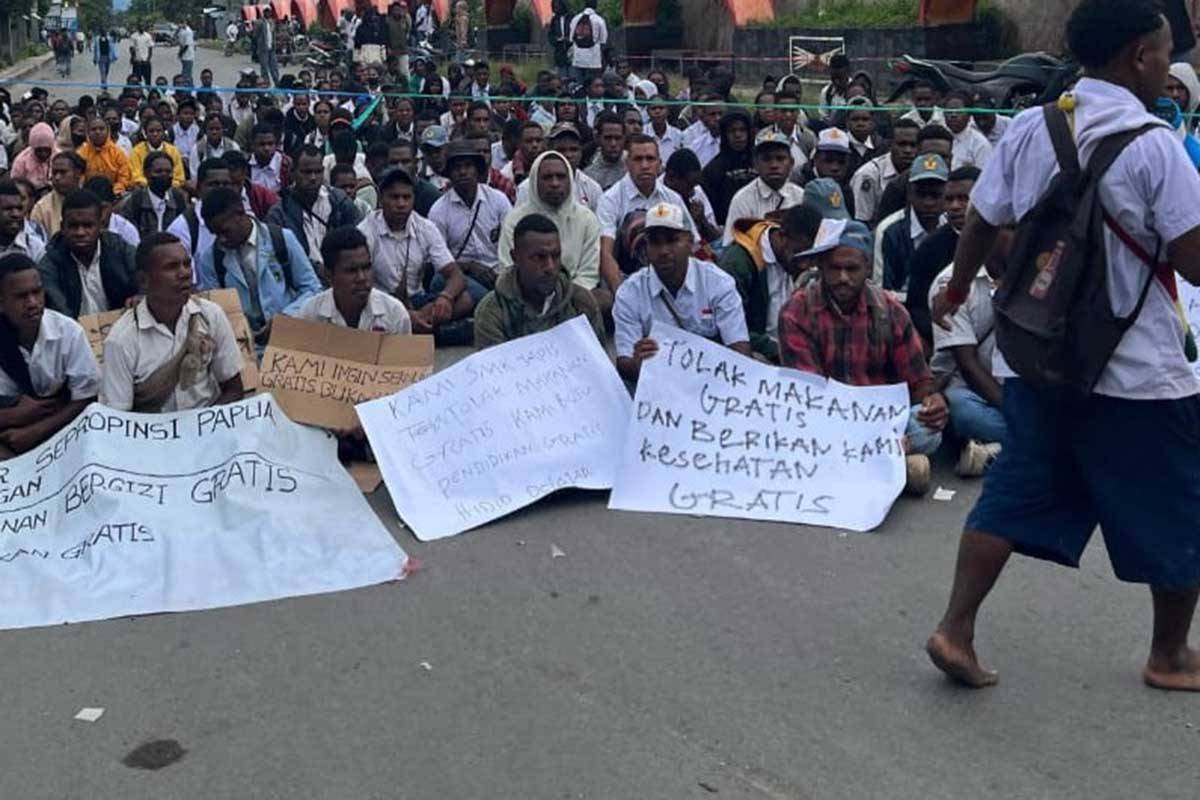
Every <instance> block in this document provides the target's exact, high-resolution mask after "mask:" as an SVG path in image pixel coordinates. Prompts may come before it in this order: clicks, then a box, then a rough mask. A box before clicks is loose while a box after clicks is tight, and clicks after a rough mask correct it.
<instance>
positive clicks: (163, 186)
mask: <svg viewBox="0 0 1200 800" xmlns="http://www.w3.org/2000/svg"><path fill="white" fill-rule="evenodd" d="M146 183H147V184H148V185H149V186H150V191H152V192H154V193H155V194H157V195H159V196H161V195H165V194H166V193H167V190H168V189H170V188H171V178H170V177H166V178H150V179H148V180H147V181H146Z"/></svg>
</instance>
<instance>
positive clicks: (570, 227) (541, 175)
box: [498, 150, 613, 313]
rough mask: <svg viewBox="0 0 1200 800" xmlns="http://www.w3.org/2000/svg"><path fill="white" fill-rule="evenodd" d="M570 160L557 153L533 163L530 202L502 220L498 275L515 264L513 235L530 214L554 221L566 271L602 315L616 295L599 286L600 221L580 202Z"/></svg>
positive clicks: (530, 173)
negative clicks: (594, 303)
mask: <svg viewBox="0 0 1200 800" xmlns="http://www.w3.org/2000/svg"><path fill="white" fill-rule="evenodd" d="M577 177H578V173H574V172H572V170H571V165H570V164H569V163H568V162H567V158H566V156H564V155H562V154H561V153H558V152H555V151H553V150H552V151H549V152H546V153H543V154H542V155H540V156H538V157H537V160H536V161H534V162H533V166H532V168H531V169H530V171H529V179H528V180H527V181H525V183H524V184H522V185H523V186H527V187H529V190H530V191H529V193H528V194H529V196H528V198H527V199H526V201H525V202H524V203H522V204H520V205H518V206H517V207H516V208H515V209H513V212H512V213H511V214H509V215H508V216H507V217H505V218H504V224H503V225H502V226H501V228H500V243H499V245H498V249H499V256H500V271H501V273H502V274H503V272H504V271H506V270H508V269H509V268H510V267H512V266H513V263H514V262H513V260H512V259H513V252H514V248H513V244H514V242H513V233H514V231H515V229H516V226H517V224H518V223H519V222H520V221H521V220H522V219H524V218H525V217H527V216H530V215H533V214H540V215H541V216H544V217H547V218H549V219H550V221H551V222H553V223H554V226H555V228H556V229H557V232H558V239H559V245H560V246H561V248H562V249H561V261H562V266H563V269H565V270H566V271H567V274H569V275H570V276H571V279H572V280H573V281H575V283H577V284H578V285H579V286H581V287H583V288H584V289H586V290H588V291H590V292H591V293H592V295H593V296H594V297H595V299H596V302H597V304H599V306H600V310H601V313H608V312H609V311H610V310H611V309H612V297H613V295H612V292H611V291H610V290H609V289H608V288H606V287H603V286H601V285H600V221H599V220H597V219H596V215H595V214H593V213H592V212H591V210H590V209H588V208H587V207H586V206H584V205H583V204H581V203H580V202H579V201H578V200H577V199H576V194H575V186H574V183H575V179H576V178H577Z"/></svg>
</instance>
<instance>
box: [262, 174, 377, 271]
mask: <svg viewBox="0 0 1200 800" xmlns="http://www.w3.org/2000/svg"><path fill="white" fill-rule="evenodd" d="M329 205H330V211H329V219H328V220H327V221H326V222H327V224H326V226H325V230H326V231H331V230H333V229H334V228H341V227H343V226H345V225H357V224H358V223H359V222H361V221H362V217H361V216H360V215H359V213H358V206H356V205H355V204H354V201H353V200H351V199H350V197H349V195H347V194H346V193H345V192H343V191H342V190H341V189H334V188H332V187H330V188H329ZM267 222H269V223H271V224H273V225H278V226H279V227H281V228H287V229H288V230H290V231H291V232H292V233H293V234H294V235H295V237H296V241H298V242H300V247H301V248H303V250H304V254H305V255H306V256H309V257H310V258H311V257H312V255H313V254H312V253H310V252H309V251H308V237H307V236H305V235H304V206H302V205H300V201H299V200H297V199H296V197H295V195H293V194H292V192H291V190H290V189H289V190H286V191H284V192H283V194H281V195H280V196H279V203H278V204H276V206H275V207H274V208H272V209H271V211H270V213H268V214H267Z"/></svg>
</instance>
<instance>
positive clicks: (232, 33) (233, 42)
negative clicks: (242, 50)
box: [225, 20, 242, 58]
mask: <svg viewBox="0 0 1200 800" xmlns="http://www.w3.org/2000/svg"><path fill="white" fill-rule="evenodd" d="M241 32H242V27H241V26H240V25H238V24H237V20H230V22H229V24H228V25H226V26H225V57H226V58H229V57H230V56H231V55H233V50H234V48H236V47H237V40H238V34H240V33H241Z"/></svg>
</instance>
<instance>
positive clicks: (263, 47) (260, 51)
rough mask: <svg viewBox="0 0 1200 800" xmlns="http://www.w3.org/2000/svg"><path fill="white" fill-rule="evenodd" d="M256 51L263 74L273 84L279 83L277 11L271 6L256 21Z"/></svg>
mask: <svg viewBox="0 0 1200 800" xmlns="http://www.w3.org/2000/svg"><path fill="white" fill-rule="evenodd" d="M254 52H255V54H256V55H257V56H258V66H259V68H260V69H261V70H262V76H263V77H264V78H265V79H267V80H269V81H270V82H271V85H272V86H275V85H276V84H278V83H279V64H277V63H276V61H275V12H274V11H273V10H272V9H271V7H270V6H267V7H266V8H264V9H263V13H262V16H261V17H259V19H258V20H257V21H256V22H255V23H254Z"/></svg>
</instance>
